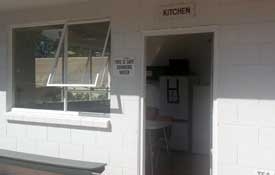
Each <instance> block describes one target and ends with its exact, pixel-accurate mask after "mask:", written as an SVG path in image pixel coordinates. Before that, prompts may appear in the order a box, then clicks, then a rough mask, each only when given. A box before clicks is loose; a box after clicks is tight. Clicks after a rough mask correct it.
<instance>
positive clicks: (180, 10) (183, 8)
mask: <svg viewBox="0 0 275 175" xmlns="http://www.w3.org/2000/svg"><path fill="white" fill-rule="evenodd" d="M160 15H161V17H165V18H167V17H190V16H194V15H195V5H194V4H192V3H190V4H177V5H164V6H161V7H160Z"/></svg>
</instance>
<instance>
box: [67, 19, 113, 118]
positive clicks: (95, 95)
mask: <svg viewBox="0 0 275 175" xmlns="http://www.w3.org/2000/svg"><path fill="white" fill-rule="evenodd" d="M109 25H110V23H109V22H101V23H89V24H77V25H69V27H68V71H67V80H68V82H67V83H68V84H89V85H91V84H92V85H95V87H94V88H84V87H77V88H69V92H68V100H69V103H68V109H69V110H71V111H84V112H104V113H106V112H110V97H109V91H110V71H109V68H110V54H111V45H110V36H108V35H107V33H108V29H109ZM104 46H105V47H104ZM103 52H105V53H103Z"/></svg>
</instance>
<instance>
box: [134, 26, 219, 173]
mask: <svg viewBox="0 0 275 175" xmlns="http://www.w3.org/2000/svg"><path fill="white" fill-rule="evenodd" d="M199 33H213V56H212V63H211V66H212V72H211V74H212V76H211V96H210V98H211V102H212V104H211V108H212V111H211V112H212V113H211V116H210V120H211V122H210V123H211V124H210V128H211V134H210V143H211V146H210V150H209V153H210V157H211V158H210V172H209V174H210V175H217V174H218V132H217V131H218V116H217V115H218V114H217V100H218V91H217V90H218V70H217V68H218V61H219V60H218V55H219V52H218V51H219V49H218V46H219V43H218V42H219V27H218V26H199V27H186V28H175V29H160V30H147V31H143V32H142V45H143V47H142V58H141V87H140V88H141V93H142V94H141V98H140V122H139V129H140V131H139V139H140V140H139V162H138V163H139V168H138V169H139V175H145V159H146V155H145V139H146V135H145V125H146V123H145V122H146V119H145V117H146V116H145V115H146V112H145V109H146V102H145V97H146V60H145V59H146V38H147V37H150V36H166V35H186V34H199Z"/></svg>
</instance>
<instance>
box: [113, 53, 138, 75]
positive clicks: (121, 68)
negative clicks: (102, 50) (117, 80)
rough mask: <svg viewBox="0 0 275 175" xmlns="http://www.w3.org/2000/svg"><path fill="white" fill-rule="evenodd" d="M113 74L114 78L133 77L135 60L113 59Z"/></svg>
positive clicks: (126, 58) (128, 58) (125, 58)
mask: <svg viewBox="0 0 275 175" xmlns="http://www.w3.org/2000/svg"><path fill="white" fill-rule="evenodd" d="M114 74H115V75H116V76H123V77H127V76H133V75H134V74H135V59H134V58H130V57H123V58H115V59H114Z"/></svg>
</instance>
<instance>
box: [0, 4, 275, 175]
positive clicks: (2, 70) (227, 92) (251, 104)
mask: <svg viewBox="0 0 275 175" xmlns="http://www.w3.org/2000/svg"><path fill="white" fill-rule="evenodd" d="M181 2H195V3H196V9H197V12H196V16H195V17H192V18H184V19H181V18H180V19H179V18H175V19H169V20H166V19H162V18H160V17H159V16H158V13H157V11H158V7H159V6H160V5H163V4H168V3H181ZM274 5H275V3H274V1H273V0H266V1H264V2H262V1H261V2H259V1H247V0H194V1H192V0H101V1H91V2H89V3H87V4H86V3H83V4H79V5H73V6H71V5H68V6H62V8H60V7H56V8H50V9H49V8H45V9H32V10H21V11H16V12H12V13H8V12H6V13H4V14H3V15H1V17H0V23H1V27H0V28H1V29H2V30H1V31H0V51H1V52H0V149H7V150H16V151H23V152H27V153H34V154H43V155H50V156H54V157H62V158H70V159H77V160H86V161H99V162H106V163H108V166H107V170H106V172H105V174H106V175H110V174H112V175H137V174H139V171H138V167H139V164H138V162H139V160H138V159H139V147H138V145H139V119H140V115H141V111H140V97H142V96H143V92H142V87H143V85H142V84H141V83H142V82H141V66H142V64H141V63H142V61H141V59H142V57H143V55H142V53H143V50H142V49H143V43H142V41H143V38H142V32H143V31H145V30H158V29H171V28H178V27H180V28H182V27H194V26H204V25H216V26H217V28H218V33H219V38H218V39H219V40H218V42H219V43H218V58H217V63H216V72H215V73H216V76H215V78H216V79H215V83H217V89H216V92H215V94H216V96H215V99H214V100H215V102H217V103H216V104H217V111H218V114H217V117H218V123H215V124H214V125H217V127H218V133H217V135H218V138H217V142H218V150H217V151H218V152H217V156H218V159H217V160H218V172H217V174H219V175H227V174H230V175H231V174H240V175H246V174H253V173H254V171H255V170H256V169H268V170H274V167H275V166H274V162H275V160H274V159H275V155H274V154H275V149H274V146H273V145H274V143H275V142H274V141H273V140H275V139H274V137H275V134H274V132H275V117H274V114H275V111H274V109H275V108H274V105H275V95H274V89H275V88H274V87H275V82H274V81H275V79H274V77H275V76H274V74H275V68H274V67H275V58H274V50H275V35H274V33H275V20H274V19H275V13H274ZM60 9H62V10H60ZM49 10H50V11H51V13H49ZM105 17H111V22H112V58H115V57H124V56H128V57H134V58H136V71H135V75H134V76H133V77H131V78H121V77H116V76H112V92H111V94H112V101H111V103H112V114H111V124H112V131H111V132H104V131H100V130H85V129H75V128H70V127H51V126H32V125H25V124H13V123H8V122H7V121H6V118H5V117H4V115H3V113H4V112H6V109H7V108H9V107H11V106H12V105H11V102H10V101H11V98H10V91H11V88H10V81H11V77H10V76H11V75H10V73H9V72H10V70H8V68H9V66H7V63H8V62H10V60H8V57H7V48H8V41H7V36H8V33H7V27H8V26H9V25H10V24H20V23H37V22H39V23H41V22H45V21H51V20H62V19H91V18H105ZM6 106H7V107H6Z"/></svg>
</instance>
